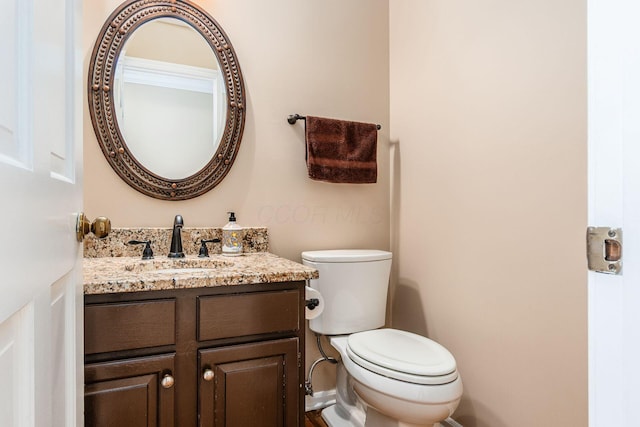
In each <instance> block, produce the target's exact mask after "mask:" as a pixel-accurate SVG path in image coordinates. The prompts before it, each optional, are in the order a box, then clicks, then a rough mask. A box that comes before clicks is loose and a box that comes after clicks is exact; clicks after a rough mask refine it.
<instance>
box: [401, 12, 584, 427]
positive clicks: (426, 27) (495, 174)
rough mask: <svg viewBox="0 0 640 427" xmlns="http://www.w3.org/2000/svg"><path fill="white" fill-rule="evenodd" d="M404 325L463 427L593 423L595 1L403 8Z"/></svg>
mask: <svg viewBox="0 0 640 427" xmlns="http://www.w3.org/2000/svg"><path fill="white" fill-rule="evenodd" d="M389 4H390V46H391V56H390V63H391V73H390V74H391V85H390V87H391V125H392V132H391V139H392V140H394V139H396V138H397V139H398V140H399V144H398V146H397V148H398V151H396V152H395V153H394V156H393V159H392V164H393V166H392V167H393V169H394V172H393V182H392V189H393V194H392V201H393V208H392V250H393V251H394V252H395V260H396V265H395V267H396V270H395V273H396V277H395V280H394V285H393V290H394V303H393V308H392V312H393V325H394V326H396V327H399V328H406V329H409V330H412V331H415V332H418V333H423V334H426V335H428V336H429V337H431V338H433V339H435V340H437V341H439V342H440V343H442V344H443V345H445V346H446V347H447V348H449V349H450V350H451V351H452V353H453V354H454V355H455V357H456V359H457V361H458V364H459V369H460V372H461V373H462V377H463V382H464V387H465V392H464V396H463V401H462V403H461V405H460V407H459V409H458V411H457V413H456V416H455V417H454V418H456V419H457V420H458V421H459V422H461V423H462V424H463V425H464V426H465V427H475V426H482V427H513V426H518V427H539V426H542V425H548V424H553V425H561V426H567V427H569V426H571V427H584V426H586V425H587V344H586V329H587V318H586V313H587V301H586V267H585V260H584V233H585V227H586V219H587V208H586V189H587V182H586V177H587V173H586V148H587V144H586V57H585V51H586V3H585V2H584V1H582V0H568V1H561V2H558V1H555V0H537V1H531V0H491V1H483V2H479V1H472V0H453V1H436V0H393V1H390V2H389Z"/></svg>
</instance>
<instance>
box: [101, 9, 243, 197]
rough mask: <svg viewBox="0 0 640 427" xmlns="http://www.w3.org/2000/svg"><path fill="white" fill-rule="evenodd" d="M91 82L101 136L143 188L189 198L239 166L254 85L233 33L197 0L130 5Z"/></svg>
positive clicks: (107, 30)
mask: <svg viewBox="0 0 640 427" xmlns="http://www.w3.org/2000/svg"><path fill="white" fill-rule="evenodd" d="M89 79H90V81H89V110H90V113H91V119H92V123H93V127H94V130H95V132H96V135H97V137H98V143H99V144H100V147H101V149H102V152H103V154H104V155H105V157H106V159H107V160H108V162H109V164H110V165H111V167H112V168H113V169H114V170H115V171H116V173H117V174H118V175H119V176H120V177H121V178H122V179H124V180H125V181H126V182H127V183H128V184H129V185H131V186H132V187H133V188H135V189H136V190H138V191H140V192H142V193H144V194H147V195H149V196H152V197H156V198H160V199H166V200H184V199H189V198H192V197H196V196H199V195H201V194H203V193H205V192H206V191H209V190H210V189H211V188H213V187H215V186H216V185H217V184H218V183H219V182H220V181H221V180H222V179H223V178H224V176H225V175H226V174H227V172H228V171H229V169H230V168H231V166H232V164H233V161H234V160H235V157H236V154H237V151H238V148H239V146H240V141H241V137H242V131H243V128H244V120H245V110H244V105H245V101H244V83H243V81H242V74H241V72H240V68H239V65H238V63H237V58H236V55H235V52H234V51H233V47H232V46H231V43H230V41H229V39H228V37H227V36H226V35H225V34H224V32H223V31H222V29H221V28H220V27H219V25H218V24H217V23H216V22H215V21H214V20H213V18H211V17H209V16H208V15H207V14H206V12H204V11H203V10H201V9H200V8H198V7H197V6H196V5H193V4H191V3H188V2H184V1H149V0H133V1H128V2H126V3H124V4H123V5H121V6H120V7H119V8H118V9H117V10H116V11H115V12H114V13H113V14H112V15H111V16H110V17H109V19H108V20H107V22H106V23H105V25H104V26H103V28H102V31H101V33H100V35H99V37H98V40H97V42H96V45H95V47H94V51H93V55H92V57H91V64H90V70H89Z"/></svg>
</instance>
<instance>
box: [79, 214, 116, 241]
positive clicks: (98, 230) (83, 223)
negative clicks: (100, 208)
mask: <svg viewBox="0 0 640 427" xmlns="http://www.w3.org/2000/svg"><path fill="white" fill-rule="evenodd" d="M110 231H111V220H110V219H109V218H107V217H106V216H99V217H98V218H96V219H95V220H94V221H93V222H89V219H88V218H87V217H86V216H85V214H84V212H80V213H79V214H78V220H77V221H76V238H77V239H78V242H82V241H83V240H84V236H86V235H87V234H89V233H93V234H95V235H96V237H97V238H99V239H102V238H104V237H107V236H108V235H109V232H110Z"/></svg>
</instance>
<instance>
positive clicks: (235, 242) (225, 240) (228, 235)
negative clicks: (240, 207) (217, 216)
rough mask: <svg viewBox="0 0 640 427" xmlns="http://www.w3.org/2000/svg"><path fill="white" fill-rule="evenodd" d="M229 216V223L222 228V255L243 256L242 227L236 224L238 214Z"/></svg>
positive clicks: (230, 213) (232, 213)
mask: <svg viewBox="0 0 640 427" xmlns="http://www.w3.org/2000/svg"><path fill="white" fill-rule="evenodd" d="M227 213H228V214H229V222H228V223H227V225H225V226H224V227H222V255H226V256H238V255H242V227H240V226H239V225H238V224H237V223H236V214H235V213H234V212H227Z"/></svg>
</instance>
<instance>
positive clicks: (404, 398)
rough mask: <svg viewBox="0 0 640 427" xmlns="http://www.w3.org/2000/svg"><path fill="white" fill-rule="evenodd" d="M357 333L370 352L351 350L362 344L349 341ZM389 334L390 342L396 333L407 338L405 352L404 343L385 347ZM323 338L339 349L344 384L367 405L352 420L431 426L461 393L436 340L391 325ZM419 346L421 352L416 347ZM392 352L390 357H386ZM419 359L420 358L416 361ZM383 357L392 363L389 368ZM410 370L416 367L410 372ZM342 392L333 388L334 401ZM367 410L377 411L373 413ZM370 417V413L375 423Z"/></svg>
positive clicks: (383, 426) (389, 426)
mask: <svg viewBox="0 0 640 427" xmlns="http://www.w3.org/2000/svg"><path fill="white" fill-rule="evenodd" d="M378 333H380V334H378ZM363 336H364V338H367V341H368V342H367V346H370V350H372V353H367V354H366V355H365V357H366V359H365V358H362V357H360V356H358V355H357V354H356V353H355V352H354V350H356V351H361V350H362V349H363V348H362V347H360V346H358V345H357V343H356V342H354V341H357V339H358V338H362V337H363ZM389 338H391V339H392V340H393V341H395V343H396V344H398V338H399V339H400V340H401V341H402V340H408V341H409V342H411V345H410V346H411V347H413V348H412V349H411V350H410V351H409V352H408V353H407V352H405V350H406V349H407V348H406V346H403V345H399V346H396V347H390V346H389V344H390V340H389ZM354 339H355V340H354ZM329 342H330V343H331V345H332V346H333V347H334V348H335V349H336V350H337V351H338V352H339V353H340V356H341V359H342V364H343V366H344V369H345V371H346V373H347V375H348V379H347V384H345V385H346V386H347V387H350V388H352V389H353V391H354V393H355V395H356V396H357V398H359V399H360V400H361V401H362V403H363V404H364V405H365V406H366V407H367V410H366V412H367V413H366V415H365V416H364V417H362V416H361V417H360V418H365V420H366V421H367V423H363V424H358V423H352V425H354V426H358V427H360V426H367V427H368V426H376V427H395V426H433V425H434V424H436V423H438V422H439V421H442V420H444V419H446V418H448V417H449V416H450V415H451V414H452V413H453V411H454V410H455V409H456V408H457V407H458V403H459V402H460V397H461V396H462V380H461V378H460V376H459V375H458V372H457V370H456V367H455V361H454V360H453V357H452V356H451V354H450V353H449V352H448V351H447V350H446V349H445V348H444V347H442V346H440V345H439V344H437V343H436V342H434V341H431V340H428V339H427V338H424V337H421V336H419V335H415V334H410V333H408V332H405V331H399V330H395V329H380V330H374V331H368V332H360V333H356V334H353V335H350V336H335V337H331V338H330V339H329ZM350 344H351V345H350ZM422 345H424V348H423V349H422V351H421V350H419V349H418V350H416V348H420V347H422ZM394 350H397V351H394ZM381 353H382V354H381ZM393 353H395V356H392V354H393ZM425 356H426V358H425ZM392 357H393V358H395V360H392ZM376 358H380V359H376ZM419 358H422V362H423V363H417V362H418V359H419ZM367 359H369V360H367ZM447 359H450V360H447ZM363 362H364V363H363ZM389 362H393V364H394V365H395V366H394V367H390V364H389ZM363 365H366V367H365V366H363ZM404 371H409V372H404ZM416 371H422V372H421V373H420V374H416ZM346 393H347V392H345V391H341V393H339V396H338V398H337V403H336V405H338V406H340V405H343V404H344V403H345V402H343V401H341V399H340V394H342V395H345V394H346ZM347 403H348V402H347ZM373 411H375V412H377V414H375V416H374V412H373ZM372 418H375V423H374V422H373V419H372ZM341 425H342V424H338V426H341ZM347 425H348V424H347ZM332 427H333V426H332Z"/></svg>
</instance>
